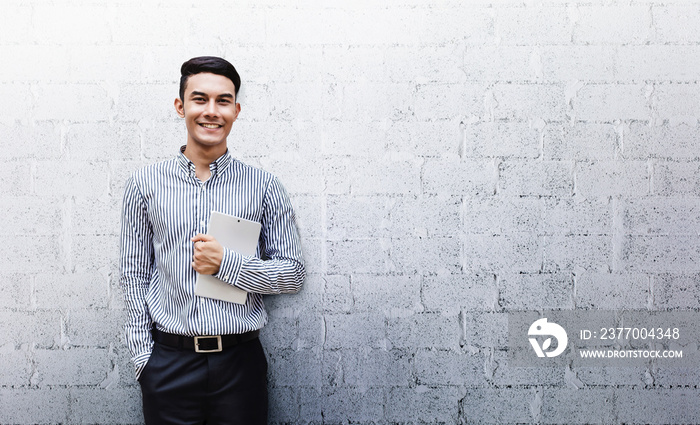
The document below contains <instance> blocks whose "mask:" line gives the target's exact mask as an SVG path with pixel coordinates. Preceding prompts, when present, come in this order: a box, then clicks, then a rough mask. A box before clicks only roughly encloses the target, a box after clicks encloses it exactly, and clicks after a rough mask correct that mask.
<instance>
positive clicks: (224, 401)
mask: <svg viewBox="0 0 700 425" xmlns="http://www.w3.org/2000/svg"><path fill="white" fill-rule="evenodd" d="M181 74H182V76H181V78H180V97H179V98H177V99H175V110H176V112H177V114H178V115H179V116H180V117H181V118H184V120H185V126H186V127H187V144H186V145H185V146H183V147H181V148H180V151H179V152H178V154H177V156H176V157H175V158H173V159H171V160H168V161H164V162H161V163H158V164H154V165H151V166H148V167H145V168H143V169H141V170H138V171H137V172H135V173H134V174H133V175H132V176H131V178H129V180H128V181H127V183H126V189H125V193H124V201H123V208H122V223H121V240H120V242H121V246H120V254H121V255H120V285H121V286H122V288H123V291H124V299H125V302H126V308H127V311H128V315H129V317H128V322H127V324H126V326H125V329H126V340H127V343H128V346H129V349H130V350H131V354H132V356H133V357H132V360H133V362H134V364H135V367H136V377H137V379H138V380H139V383H140V384H141V391H142V394H143V412H144V417H145V419H146V423H147V424H202V423H206V424H210V425H213V424H265V423H266V422H267V381H266V375H267V361H266V359H265V354H264V352H263V349H262V347H261V345H260V341H259V339H258V332H259V329H260V328H261V327H262V326H263V325H264V324H265V322H266V321H267V314H266V312H265V307H264V305H263V301H262V295H261V294H280V293H295V292H297V291H298V290H299V289H300V287H301V284H302V282H303V280H304V276H305V271H304V265H303V262H302V257H301V249H300V242H299V237H298V234H297V229H296V225H295V221H294V212H293V210H292V206H291V204H290V202H289V198H288V196H287V193H286V192H285V190H284V188H283V187H282V185H281V184H280V182H279V181H278V180H277V179H276V178H275V177H274V176H273V175H271V174H269V173H267V172H265V171H262V170H260V169H257V168H253V167H250V166H247V165H245V164H243V163H241V162H240V161H237V160H235V159H233V158H232V157H231V155H230V153H229V151H228V148H227V137H228V135H229V133H230V131H231V126H232V125H233V123H234V122H235V121H236V118H237V117H238V114H239V113H240V110H241V105H240V103H237V99H236V96H237V94H238V91H239V89H240V86H241V80H240V77H239V75H238V73H237V72H236V69H235V68H234V67H233V65H231V64H230V63H229V62H227V61H226V60H224V59H221V58H216V57H197V58H193V59H190V60H189V61H187V62H185V63H184V64H183V65H182V68H181ZM212 211H219V212H223V213H226V214H230V215H234V216H238V217H242V218H245V219H248V220H254V221H258V222H260V223H261V225H262V230H261V232H260V239H259V242H258V247H257V253H256V255H255V256H242V255H240V254H238V253H236V252H234V251H231V250H229V249H227V248H225V247H223V246H222V245H221V244H219V242H218V241H217V240H216V239H215V238H213V237H212V236H209V235H206V232H207V228H208V224H209V220H210V217H211V213H212ZM197 273H201V274H211V275H214V276H215V277H217V278H219V279H221V280H223V281H224V282H226V283H228V284H230V285H233V286H236V287H238V288H240V289H243V290H245V291H248V292H249V294H248V297H247V300H246V303H245V304H235V303H229V302H226V301H220V300H216V299H211V298H204V297H199V296H196V295H195V294H194V288H195V282H196V280H197Z"/></svg>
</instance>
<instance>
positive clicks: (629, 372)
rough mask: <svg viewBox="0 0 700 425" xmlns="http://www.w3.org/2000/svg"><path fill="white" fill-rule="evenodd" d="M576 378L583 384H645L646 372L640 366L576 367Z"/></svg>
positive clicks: (642, 385)
mask: <svg viewBox="0 0 700 425" xmlns="http://www.w3.org/2000/svg"><path fill="white" fill-rule="evenodd" d="M574 372H575V373H576V378H577V379H578V380H580V381H581V383H582V385H585V386H631V385H637V386H640V387H642V388H643V387H644V385H646V377H645V375H646V373H645V370H644V368H641V367H621V366H615V367H604V366H603V367H601V366H597V367H577V368H574Z"/></svg>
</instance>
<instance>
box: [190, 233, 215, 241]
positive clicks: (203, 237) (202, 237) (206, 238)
mask: <svg viewBox="0 0 700 425" xmlns="http://www.w3.org/2000/svg"><path fill="white" fill-rule="evenodd" d="M212 240H214V237H213V236H211V235H205V234H204V233H198V234H196V235H195V236H194V237H193V238H192V242H211V241H212Z"/></svg>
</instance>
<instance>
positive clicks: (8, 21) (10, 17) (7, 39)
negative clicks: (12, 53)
mask: <svg viewBox="0 0 700 425" xmlns="http://www.w3.org/2000/svg"><path fill="white" fill-rule="evenodd" d="M31 22H32V7H31V6H28V5H25V6H21V5H13V6H10V7H8V8H7V12H6V13H5V14H3V25H2V29H0V40H2V44H3V45H5V44H22V43H26V42H27V41H28V40H33V38H34V34H33V32H32V30H31V29H32V25H31Z"/></svg>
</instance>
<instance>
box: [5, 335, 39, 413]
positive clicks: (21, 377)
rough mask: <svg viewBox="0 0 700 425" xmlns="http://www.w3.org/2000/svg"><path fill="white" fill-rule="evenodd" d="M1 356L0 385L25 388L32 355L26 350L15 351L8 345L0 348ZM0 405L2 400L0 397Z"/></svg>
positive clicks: (30, 373) (30, 368)
mask: <svg viewBox="0 0 700 425" xmlns="http://www.w3.org/2000/svg"><path fill="white" fill-rule="evenodd" d="M0 353H1V354H2V361H3V367H2V373H1V374H0V385H1V386H3V387H14V388H18V387H27V386H29V384H30V378H31V376H32V370H33V366H32V355H31V353H29V352H28V351H26V350H15V349H14V347H10V346H9V344H7V345H5V346H3V347H1V348H0ZM0 403H2V398H1V396H0Z"/></svg>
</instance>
